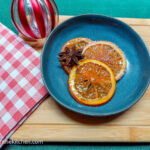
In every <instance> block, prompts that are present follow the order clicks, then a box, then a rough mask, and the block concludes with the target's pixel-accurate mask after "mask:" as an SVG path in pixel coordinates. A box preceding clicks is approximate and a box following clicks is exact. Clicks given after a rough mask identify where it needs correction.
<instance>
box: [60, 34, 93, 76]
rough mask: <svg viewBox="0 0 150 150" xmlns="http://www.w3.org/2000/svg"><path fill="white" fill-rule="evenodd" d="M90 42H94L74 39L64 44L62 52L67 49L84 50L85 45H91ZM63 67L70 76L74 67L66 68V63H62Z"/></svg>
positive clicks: (85, 39)
mask: <svg viewBox="0 0 150 150" xmlns="http://www.w3.org/2000/svg"><path fill="white" fill-rule="evenodd" d="M90 42H92V40H90V39H88V38H83V37H79V38H75V39H72V40H70V41H68V42H66V43H65V44H64V46H63V47H62V49H61V52H65V51H66V48H68V49H72V48H75V50H83V48H84V47H85V45H87V44H89V43H90ZM61 65H62V67H63V69H64V70H65V72H66V73H67V74H69V73H70V71H71V68H72V67H69V66H66V65H65V63H64V62H61Z"/></svg>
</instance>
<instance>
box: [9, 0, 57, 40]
mask: <svg viewBox="0 0 150 150" xmlns="http://www.w3.org/2000/svg"><path fill="white" fill-rule="evenodd" d="M11 17H12V21H13V24H14V26H15V27H16V29H17V30H18V31H19V32H20V33H21V34H23V35H24V36H26V37H29V38H34V39H41V38H45V37H47V36H48V35H49V33H50V32H51V31H52V30H53V29H54V28H55V26H56V25H57V23H58V9H57V6H56V4H55V2H54V1H53V0H13V2H12V6H11Z"/></svg>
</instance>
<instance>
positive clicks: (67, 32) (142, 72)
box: [41, 14, 150, 116]
mask: <svg viewBox="0 0 150 150" xmlns="http://www.w3.org/2000/svg"><path fill="white" fill-rule="evenodd" d="M76 37H86V38H90V39H92V40H94V41H99V40H104V41H111V42H113V43H115V44H116V45H118V46H119V47H120V48H121V49H122V51H123V52H124V54H125V56H126V61H127V68H126V72H125V75H124V76H123V78H121V80H120V81H119V82H117V87H116V92H115V94H114V96H113V98H112V99H111V100H110V101H109V102H108V103H107V104H105V105H103V106H99V107H89V106H84V105H81V104H79V103H77V102H76V101H75V100H74V99H73V98H72V97H71V95H70V93H69V90H68V84H67V80H68V76H67V74H66V73H65V72H64V70H63V69H62V67H61V64H60V62H59V61H58V53H59V52H60V50H61V48H62V46H63V45H64V44H65V43H66V42H67V41H68V40H70V39H73V38H76ZM41 59H42V60H41V69H42V76H43V80H44V83H45V85H46V87H47V90H48V91H49V93H50V94H51V96H52V97H53V98H54V99H55V100H56V101H57V102H58V103H59V104H61V105H63V106H64V107H66V108H68V109H70V110H72V111H75V112H78V113H81V114H85V115H90V116H108V115H112V114H117V113H120V112H122V111H125V110H127V109H128V108H130V107H131V106H132V105H133V104H135V103H136V102H137V101H138V100H139V99H140V98H141V96H142V95H143V94H144V92H145V91H146V89H147V87H148V84H149V81H150V55H149V53H148V50H147V48H146V46H145V44H144V42H143V40H142V39H141V38H140V36H139V35H138V34H137V33H136V32H135V31H134V30H133V29H132V28H131V27H129V26H128V25H127V24H125V23H123V22H121V21H119V20H117V19H114V18H111V17H107V16H101V15H90V14H89V15H81V16H77V17H74V18H71V19H69V20H67V21H65V22H63V23H62V24H60V25H59V26H58V27H56V28H55V29H54V31H53V32H52V33H51V34H50V36H49V37H48V39H47V42H46V44H45V46H44V49H43V53H42V58H41Z"/></svg>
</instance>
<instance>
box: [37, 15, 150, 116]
mask: <svg viewBox="0 0 150 150" xmlns="http://www.w3.org/2000/svg"><path fill="white" fill-rule="evenodd" d="M84 16H89V17H91V16H93V17H101V18H106V19H109V20H111V21H112V20H113V21H115V22H117V23H119V24H122V25H123V26H125V27H126V28H128V30H130V31H131V32H132V33H133V34H134V35H135V36H136V37H137V38H138V40H139V41H140V42H141V43H142V45H143V46H144V49H145V50H146V52H147V54H146V55H148V56H149V58H150V52H149V50H148V48H147V46H146V44H145V43H144V41H143V39H142V37H141V36H140V35H139V34H138V33H137V32H136V31H135V30H134V29H133V28H132V27H130V26H129V25H128V24H127V23H125V22H123V21H121V20H119V19H116V18H113V17H110V16H106V15H100V14H82V15H77V16H73V17H71V18H69V19H67V20H65V21H64V22H62V23H60V24H59V25H58V26H57V27H56V28H55V29H54V30H53V31H52V32H51V33H50V34H49V36H48V38H47V40H46V42H45V44H44V46H43V49H42V53H41V63H40V69H41V76H42V80H43V83H44V85H45V87H46V89H47V90H48V92H49V94H50V96H52V97H53V99H54V100H55V101H56V102H57V103H58V104H60V105H61V106H63V107H65V108H67V109H69V110H70V111H73V112H76V113H78V114H82V115H86V116H93V117H104V116H112V115H116V114H119V113H122V112H124V111H127V110H128V109H129V108H131V107H132V106H134V105H135V104H136V103H137V102H138V101H139V100H140V99H141V98H142V97H143V95H144V93H145V92H146V90H147V88H148V87H149V84H150V75H149V78H148V82H147V84H146V85H144V88H143V90H142V92H140V94H139V95H138V97H136V98H135V100H134V101H133V102H132V103H130V105H127V106H126V107H124V108H123V109H121V110H119V111H114V112H112V113H101V114H98V113H93V112H92V113H89V112H85V111H78V110H76V109H74V108H73V107H70V106H68V105H66V104H65V103H63V102H61V101H60V100H59V99H58V98H56V96H55V95H54V94H53V92H51V89H50V88H49V87H48V85H47V83H46V80H45V78H44V70H43V60H44V59H43V57H44V53H45V51H46V47H47V45H48V41H49V39H50V38H51V37H52V36H53V34H54V33H55V32H57V31H58V30H59V28H61V27H63V26H64V25H65V24H66V23H68V22H70V21H72V20H74V19H76V18H80V17H84Z"/></svg>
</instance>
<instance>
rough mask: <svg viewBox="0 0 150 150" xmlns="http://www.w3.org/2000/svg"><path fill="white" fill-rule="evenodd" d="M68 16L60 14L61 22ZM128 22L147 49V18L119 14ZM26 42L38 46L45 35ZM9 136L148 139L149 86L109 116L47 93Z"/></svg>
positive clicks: (149, 24)
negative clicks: (87, 112) (76, 108)
mask: <svg viewBox="0 0 150 150" xmlns="http://www.w3.org/2000/svg"><path fill="white" fill-rule="evenodd" d="M70 17H71V16H60V22H63V21H64V20H66V19H68V18H70ZM118 19H120V20H122V21H124V22H126V23H127V24H129V25H130V26H131V27H132V28H133V29H134V30H135V31H137V32H138V33H139V35H140V36H141V37H142V38H143V40H144V41H145V43H146V45H147V47H148V48H149V50H150V19H134V18H130V19H129V18H118ZM25 40H26V42H27V43H29V44H30V45H31V46H33V47H34V48H35V49H37V50H39V51H40V49H41V48H42V46H43V43H44V42H45V39H43V40H40V41H37V40H29V39H25ZM11 139H12V140H36V141H37V140H39V141H57V142H58V141H70V142H89V141H92V142H101V141H111V142H114V141H120V142H124V141H125V142H146V141H148V142H150V87H149V88H148V89H147V91H146V93H145V94H144V96H143V97H142V98H141V100H140V101H139V102H138V103H137V104H136V105H134V106H133V107H132V108H130V109H129V110H128V111H126V112H124V113H121V114H119V115H115V116H111V117H99V118H93V117H87V116H83V115H79V114H76V113H74V112H71V111H69V110H67V109H65V108H63V107H62V106H60V105H59V104H57V103H56V102H55V101H54V100H53V98H51V97H48V98H47V99H46V100H45V101H44V102H43V103H42V104H41V105H40V106H39V107H38V108H37V109H36V111H35V112H34V113H33V114H32V115H31V116H30V117H29V118H28V119H27V120H26V121H25V122H24V123H23V125H22V126H21V127H20V128H19V129H18V130H17V131H16V132H15V133H14V134H13V135H12V136H11Z"/></svg>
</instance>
